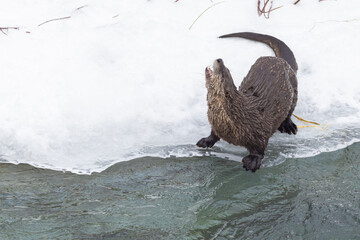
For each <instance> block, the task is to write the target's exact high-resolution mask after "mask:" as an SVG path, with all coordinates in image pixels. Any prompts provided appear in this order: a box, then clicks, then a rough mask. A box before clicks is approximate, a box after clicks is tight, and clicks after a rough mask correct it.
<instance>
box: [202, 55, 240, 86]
mask: <svg viewBox="0 0 360 240" xmlns="http://www.w3.org/2000/svg"><path fill="white" fill-rule="evenodd" d="M205 77H206V88H207V89H208V91H212V90H215V91H216V92H217V93H221V92H228V91H231V90H234V89H235V90H236V86H235V84H234V81H233V79H232V77H231V74H230V71H229V69H227V67H225V65H224V61H223V60H222V59H221V58H219V59H216V60H215V61H214V64H213V69H212V70H211V67H207V68H206V69H205Z"/></svg>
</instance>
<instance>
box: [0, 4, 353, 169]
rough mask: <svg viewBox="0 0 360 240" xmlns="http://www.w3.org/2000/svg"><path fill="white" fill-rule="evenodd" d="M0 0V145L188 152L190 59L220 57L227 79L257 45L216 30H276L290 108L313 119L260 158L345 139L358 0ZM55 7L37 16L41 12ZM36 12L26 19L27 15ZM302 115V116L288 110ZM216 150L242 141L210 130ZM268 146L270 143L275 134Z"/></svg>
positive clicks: (197, 95)
mask: <svg viewBox="0 0 360 240" xmlns="http://www.w3.org/2000/svg"><path fill="white" fill-rule="evenodd" d="M212 4H214V3H212V2H211V1H208V0H198V1H190V0H180V1H179V2H176V3H175V2H173V1H155V0H153V1H145V0H136V1H117V0H109V1H95V0H81V1H76V2H75V1H70V0H62V1H56V2H49V1H45V0H37V1H28V0H19V1H16V2H15V1H8V2H7V3H3V4H2V8H1V9H0V27H14V26H16V27H19V30H9V31H5V33H7V35H5V34H1V33H0V52H1V55H0V66H1V67H2V68H1V77H0V86H1V87H0V113H1V114H0V158H1V159H2V160H3V161H8V162H13V163H19V162H25V163H30V164H33V165H35V166H40V167H46V168H51V169H56V170H69V171H72V172H76V173H91V172H93V171H101V170H103V169H105V168H106V167H108V166H110V165H112V164H114V163H116V162H119V161H124V160H130V159H133V158H135V157H140V156H149V155H151V156H160V157H166V156H170V155H175V156H193V155H202V154H204V153H206V152H204V151H201V150H199V149H197V148H196V147H195V146H194V144H195V143H196V141H197V140H198V139H199V138H201V137H204V136H206V135H207V134H208V133H209V131H210V127H209V125H208V123H207V117H206V110H207V106H206V89H205V84H204V69H205V67H206V66H207V65H210V64H211V63H212V61H213V60H214V59H216V58H219V57H221V58H223V59H224V61H225V64H226V65H227V66H228V68H229V69H230V70H231V72H232V74H233V78H234V80H235V81H236V85H239V84H240V82H241V80H242V79H243V77H244V76H245V75H246V73H247V71H248V70H249V69H250V66H251V65H252V64H253V63H254V62H255V60H256V59H257V58H258V57H259V56H264V55H273V53H272V51H271V50H270V49H269V48H267V47H266V46H265V45H263V44H260V43H254V42H251V41H247V40H241V39H218V38H217V37H218V36H219V35H222V34H226V33H231V32H239V31H254V32H260V33H265V34H270V35H273V36H276V37H278V38H280V39H282V40H283V41H284V42H285V43H287V44H288V45H289V47H290V48H291V49H292V50H293V52H294V54H295V56H296V58H297V62H298V65H299V72H298V80H299V101H298V105H297V108H296V110H295V113H296V114H298V115H299V116H301V117H303V118H305V119H309V120H315V121H317V122H321V123H323V124H328V125H329V128H328V129H327V130H326V131H321V130H318V129H315V128H306V129H301V130H300V131H299V134H298V135H297V136H296V137H294V136H291V137H288V136H285V135H284V134H275V136H274V137H273V138H272V139H271V142H270V145H269V147H268V153H267V155H268V156H269V157H268V159H269V160H268V161H269V163H268V164H269V165H271V164H273V163H275V164H276V163H277V162H278V161H279V159H281V157H282V156H285V157H301V156H311V155H314V154H318V153H319V152H322V151H330V150H334V149H336V148H339V147H344V146H347V145H348V144H350V143H352V142H354V141H358V140H359V138H360V137H359V136H360V134H359V133H360V130H359V127H358V126H357V124H358V123H359V122H360V121H359V119H360V97H359V96H360V94H359V93H360V81H358V75H359V74H358V69H357V67H358V65H359V63H360V59H359V58H360V46H359V44H358V42H359V39H360V32H359V31H356V29H360V16H359V13H358V11H357V9H358V7H359V6H360V3H359V2H358V1H357V0H348V1H342V2H340V1H322V2H320V3H319V2H317V1H300V2H299V3H298V4H297V5H296V6H294V5H293V4H291V3H290V2H289V1H285V0H281V1H280V0H275V1H274V7H277V6H282V7H281V8H280V9H277V10H275V11H273V12H272V13H271V15H270V19H265V18H264V17H259V16H258V15H257V11H256V3H255V2H253V1H236V0H232V1H231V0H229V1H226V2H224V3H221V4H217V5H216V6H214V7H213V8H211V9H209V10H208V11H207V12H205V13H204V14H203V15H202V16H201V17H200V18H199V19H198V20H197V21H196V23H195V24H194V25H193V27H192V28H191V29H190V30H189V27H190V26H191V24H192V23H193V22H194V20H195V19H196V18H197V17H198V16H199V15H200V14H201V13H202V12H203V11H204V10H205V9H206V8H208V7H209V6H211V5H212ZM64 17H70V18H65V19H62V20H54V21H50V22H47V23H44V22H46V21H48V20H51V19H57V18H64ZM41 23H44V24H43V25H41V26H39V24H41ZM298 125H302V123H298ZM218 146H219V147H218V148H216V149H215V154H216V152H217V154H218V156H221V157H227V158H230V159H234V160H237V159H241V157H242V156H243V155H244V154H245V150H244V149H241V148H238V147H233V146H230V145H228V144H226V143H220V144H219V145H218ZM279 146H282V147H281V148H279Z"/></svg>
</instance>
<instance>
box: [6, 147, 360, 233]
mask: <svg viewBox="0 0 360 240" xmlns="http://www.w3.org/2000/svg"><path fill="white" fill-rule="evenodd" d="M0 178H1V185H0V239H360V143H356V144H353V145H352V146H350V147H348V148H345V149H342V150H339V151H336V152H331V153H323V154H320V155H319V156H316V157H312V158H302V159H287V160H286V161H285V162H284V163H282V164H280V165H278V166H274V167H266V168H262V169H260V171H258V172H256V173H255V174H254V173H251V172H246V171H244V170H243V168H242V166H241V163H238V162H233V161H228V160H223V159H219V158H215V157H213V158H212V157H194V158H172V159H158V158H142V159H137V160H133V161H130V162H123V163H119V164H116V165H114V166H112V167H111V168H109V169H107V170H106V171H104V172H102V173H97V174H92V175H91V176H87V175H75V174H71V173H62V172H56V171H51V170H43V169H38V168H34V167H31V166H29V165H25V164H20V165H13V164H8V163H2V164H0Z"/></svg>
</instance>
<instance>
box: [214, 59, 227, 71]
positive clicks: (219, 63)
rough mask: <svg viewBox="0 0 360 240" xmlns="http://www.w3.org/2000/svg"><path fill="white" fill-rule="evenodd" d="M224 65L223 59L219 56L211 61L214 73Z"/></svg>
mask: <svg viewBox="0 0 360 240" xmlns="http://www.w3.org/2000/svg"><path fill="white" fill-rule="evenodd" d="M224 67H225V65H224V61H223V60H222V59H221V58H218V59H216V60H215V61H214V63H213V70H214V72H215V73H219V72H220V71H221V69H223V68H224Z"/></svg>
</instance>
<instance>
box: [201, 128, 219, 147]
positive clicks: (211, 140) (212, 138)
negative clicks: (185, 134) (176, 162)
mask: <svg viewBox="0 0 360 240" xmlns="http://www.w3.org/2000/svg"><path fill="white" fill-rule="evenodd" d="M219 140H220V138H219V137H218V136H216V134H215V133H214V132H213V131H212V130H211V133H210V135H209V136H208V137H205V138H202V139H200V140H199V141H198V142H197V143H196V146H198V147H202V148H211V147H212V146H214V144H215V143H216V142H217V141H219Z"/></svg>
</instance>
